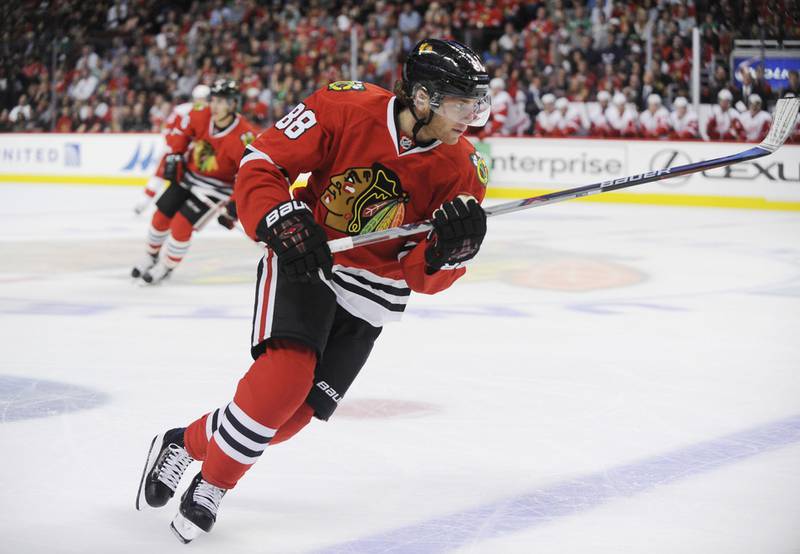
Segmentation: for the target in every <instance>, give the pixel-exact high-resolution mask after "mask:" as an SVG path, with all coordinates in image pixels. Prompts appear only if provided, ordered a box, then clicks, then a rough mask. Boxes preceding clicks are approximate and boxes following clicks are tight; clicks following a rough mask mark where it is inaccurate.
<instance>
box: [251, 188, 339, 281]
mask: <svg viewBox="0 0 800 554" xmlns="http://www.w3.org/2000/svg"><path fill="white" fill-rule="evenodd" d="M256 236H257V237H258V238H259V239H260V240H263V241H264V242H266V243H267V244H268V245H269V247H270V248H272V250H273V251H274V252H275V254H276V255H277V256H278V269H279V270H280V271H281V272H282V273H283V274H284V275H285V276H286V278H287V279H289V280H290V281H294V282H302V283H308V282H310V281H312V280H313V279H318V278H319V270H320V269H321V270H322V273H323V274H324V275H325V278H327V279H330V278H331V272H332V268H333V255H332V254H331V251H330V248H328V237H327V235H326V234H325V231H324V229H323V228H322V227H320V226H319V224H317V222H316V221H314V215H313V214H312V213H311V210H310V209H309V208H308V206H307V205H306V204H305V203H304V202H300V201H299V200H290V201H288V202H284V203H283V204H279V205H278V206H277V207H275V208H274V209H272V210H270V211H269V212H268V213H267V215H266V216H264V219H263V220H262V221H261V223H259V224H258V227H257V228H256Z"/></svg>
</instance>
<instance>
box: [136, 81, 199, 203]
mask: <svg viewBox="0 0 800 554" xmlns="http://www.w3.org/2000/svg"><path fill="white" fill-rule="evenodd" d="M210 94H211V89H210V88H209V87H208V85H197V86H196V87H194V89H192V101H191V102H183V103H181V104H178V105H177V106H175V107H174V108H173V110H172V112H170V114H169V116H168V117H167V119H166V122H165V123H164V130H163V134H164V135H167V134H169V133H171V132H172V130H173V129H182V128H185V127H186V125H187V124H188V122H189V113H190V112H191V111H192V110H193V109H196V108H197V109H199V108H203V107H205V106H206V105H207V104H208V97H209V95H210ZM168 153H169V152H167V154H168ZM167 154H164V156H162V158H161V162H160V163H159V164H158V168H157V169H156V172H155V174H154V175H153V176H152V177H150V179H149V180H148V181H147V184H146V185H145V187H144V198H142V199H141V200H139V202H137V203H136V205H135V206H134V207H133V211H134V212H136V213H137V214H140V213H142V212H143V211H144V210H145V208H147V206H149V205H150V202H152V201H153V199H154V198H155V197H156V195H157V194H158V193H159V192H161V190H162V189H163V188H164V185H165V184H166V181H165V180H164V179H162V178H161V175H162V174H163V171H164V157H165V156H166V155H167Z"/></svg>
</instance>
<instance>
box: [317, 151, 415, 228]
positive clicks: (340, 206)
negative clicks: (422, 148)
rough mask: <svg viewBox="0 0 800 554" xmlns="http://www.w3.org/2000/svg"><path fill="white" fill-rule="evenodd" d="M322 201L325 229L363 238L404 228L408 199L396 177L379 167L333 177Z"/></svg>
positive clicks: (348, 171) (352, 171)
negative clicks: (392, 228) (325, 210)
mask: <svg viewBox="0 0 800 554" xmlns="http://www.w3.org/2000/svg"><path fill="white" fill-rule="evenodd" d="M321 199H322V202H323V203H324V204H325V207H326V208H327V209H328V215H327V216H325V225H327V226H328V227H331V228H332V229H336V230H337V231H340V232H342V233H346V234H348V235H360V234H364V233H371V232H373V231H383V230H384V229H388V228H390V227H397V226H398V225H402V223H403V218H404V217H405V215H406V204H407V203H408V200H409V196H408V193H407V192H405V191H404V190H403V188H402V187H401V186H400V179H398V177H397V175H395V173H394V172H393V171H392V170H390V169H389V168H387V167H385V166H383V165H381V164H378V163H376V164H374V165H373V166H372V167H352V168H350V169H348V170H347V171H345V172H344V173H340V174H338V175H333V176H332V177H331V184H330V185H329V186H328V188H327V189H326V190H325V193H324V194H323V195H322V198H321Z"/></svg>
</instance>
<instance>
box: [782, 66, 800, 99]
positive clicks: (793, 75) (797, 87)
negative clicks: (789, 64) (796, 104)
mask: <svg viewBox="0 0 800 554" xmlns="http://www.w3.org/2000/svg"><path fill="white" fill-rule="evenodd" d="M787 93H791V94H794V95H795V96H798V97H800V73H798V71H797V70H796V69H790V70H789V81H788V82H787V84H786V86H785V87H783V89H781V96H784V95H786V94H787Z"/></svg>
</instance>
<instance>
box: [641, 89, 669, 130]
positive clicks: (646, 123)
mask: <svg viewBox="0 0 800 554" xmlns="http://www.w3.org/2000/svg"><path fill="white" fill-rule="evenodd" d="M638 128H639V136H640V137H642V138H648V139H662V138H667V135H668V133H669V112H668V111H667V109H666V108H665V107H664V106H663V105H662V102H661V96H659V95H658V94H656V93H652V94H650V95H649V96H648V97H647V109H646V110H644V111H643V112H642V113H640V114H639V124H638Z"/></svg>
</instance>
